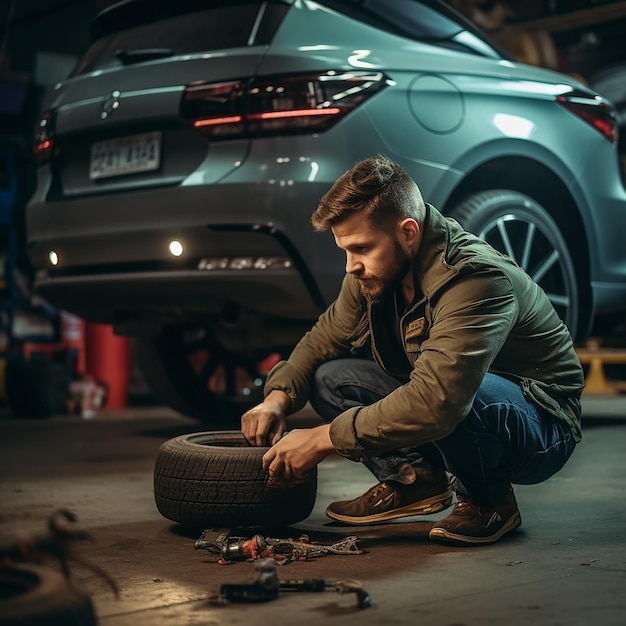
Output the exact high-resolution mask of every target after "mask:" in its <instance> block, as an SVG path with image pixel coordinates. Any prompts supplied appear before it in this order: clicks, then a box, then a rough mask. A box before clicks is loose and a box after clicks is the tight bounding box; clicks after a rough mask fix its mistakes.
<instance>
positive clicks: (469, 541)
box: [428, 511, 522, 545]
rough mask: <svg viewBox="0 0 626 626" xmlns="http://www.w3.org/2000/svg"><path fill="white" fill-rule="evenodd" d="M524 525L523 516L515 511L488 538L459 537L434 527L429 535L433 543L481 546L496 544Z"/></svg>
mask: <svg viewBox="0 0 626 626" xmlns="http://www.w3.org/2000/svg"><path fill="white" fill-rule="evenodd" d="M521 525H522V516H521V515H520V512H519V511H515V513H513V515H511V517H509V519H508V520H507V521H506V522H505V523H504V524H503V525H502V528H500V530H498V532H496V533H494V534H493V535H489V536H488V537H472V536H471V535H459V534H457V533H452V532H450V531H448V530H446V529H445V528H441V527H437V526H435V527H433V528H431V530H430V533H428V538H429V539H432V540H433V541H437V542H442V543H453V544H457V545H458V544H464V545H480V544H485V543H494V542H495V541H498V539H500V538H501V537H502V536H503V535H506V533H509V532H511V531H512V530H515V529H516V528H519V527H520V526H521Z"/></svg>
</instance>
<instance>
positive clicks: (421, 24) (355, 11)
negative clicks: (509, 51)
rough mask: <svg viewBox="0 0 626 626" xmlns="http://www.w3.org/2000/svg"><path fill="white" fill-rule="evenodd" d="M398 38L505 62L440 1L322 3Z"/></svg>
mask: <svg viewBox="0 0 626 626" xmlns="http://www.w3.org/2000/svg"><path fill="white" fill-rule="evenodd" d="M319 2H321V3H322V4H325V5H326V6H328V7H331V8H333V9H335V10H337V11H341V12H342V13H346V14H348V15H350V16H351V17H353V18H355V19H358V20H360V21H363V22H366V23H370V24H372V25H374V26H376V27H378V28H382V29H384V30H387V31H390V32H392V33H394V34H396V35H400V36H403V37H409V38H411V39H415V40H417V41H424V42H428V43H434V44H437V45H441V46H445V47H448V48H452V49H457V50H462V51H464V52H470V53H472V54H477V55H480V56H488V57H492V58H502V56H503V55H502V51H501V50H499V48H498V47H497V46H495V45H494V44H493V42H491V41H489V40H488V39H487V38H486V37H485V36H484V33H482V32H480V31H478V30H477V29H476V27H475V26H474V25H473V24H472V23H471V22H469V21H467V20H466V19H465V18H464V17H463V16H461V15H460V14H458V13H457V12H456V11H454V10H453V9H451V8H450V7H449V6H447V5H446V4H445V3H443V2H439V1H438V0H393V1H392V2H390V1H389V0H319Z"/></svg>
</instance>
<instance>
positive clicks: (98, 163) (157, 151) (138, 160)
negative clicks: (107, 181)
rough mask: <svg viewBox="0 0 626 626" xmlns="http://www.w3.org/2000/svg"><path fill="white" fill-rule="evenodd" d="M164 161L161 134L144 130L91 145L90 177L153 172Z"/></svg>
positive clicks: (92, 178)
mask: <svg viewBox="0 0 626 626" xmlns="http://www.w3.org/2000/svg"><path fill="white" fill-rule="evenodd" d="M160 162H161V133H160V132H159V131H154V132H152V133H142V134H139V135H128V136H127V137H119V138H118V139H109V140H107V141H98V142H96V143H94V144H92V146H91V163H90V167H89V178H90V179H91V180H95V179H98V178H109V177H110V176H121V175H123V174H138V173H140V172H150V171H153V170H156V169H158V168H159V164H160Z"/></svg>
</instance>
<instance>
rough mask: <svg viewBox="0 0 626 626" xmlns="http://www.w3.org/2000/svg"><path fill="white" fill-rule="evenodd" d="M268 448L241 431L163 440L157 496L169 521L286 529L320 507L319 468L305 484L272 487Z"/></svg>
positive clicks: (156, 478)
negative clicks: (264, 460)
mask: <svg viewBox="0 0 626 626" xmlns="http://www.w3.org/2000/svg"><path fill="white" fill-rule="evenodd" d="M266 451H267V448H265V447H251V446H249V445H248V444H247V443H246V441H245V439H244V437H243V435H242V434H241V432H239V431H217V432H198V433H191V434H186V435H181V436H179V437H174V438H173V439H170V440H168V441H166V442H164V443H163V444H162V445H161V447H160V448H159V451H158V453H157V458H156V463H155V469H154V498H155V501H156V505H157V509H158V510H159V512H160V513H161V515H163V516H164V517H166V518H168V519H170V520H172V521H174V522H178V523H180V524H183V525H187V526H194V527H205V528H207V527H226V528H235V527H252V526H266V527H268V526H284V525H285V526H286V525H289V524H294V523H296V522H299V521H301V520H303V519H305V518H306V517H308V516H309V515H310V513H311V511H312V510H313V505H314V504H315V496H316V492H317V468H314V469H313V470H311V472H310V473H309V475H308V476H307V479H306V480H305V481H304V482H300V483H295V484H280V485H272V484H269V483H268V474H267V472H266V471H265V470H264V469H263V468H262V465H261V459H262V457H263V455H264V454H265V452H266Z"/></svg>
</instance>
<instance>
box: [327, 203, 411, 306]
mask: <svg viewBox="0 0 626 626" xmlns="http://www.w3.org/2000/svg"><path fill="white" fill-rule="evenodd" d="M331 230H332V233H333V235H334V236H335V243H336V244H337V246H338V247H339V248H341V249H342V250H344V251H345V253H346V272H348V273H349V274H352V275H353V276H355V277H356V278H358V280H359V283H360V285H361V293H362V294H363V295H364V296H365V297H366V298H367V299H368V300H370V301H372V302H378V301H380V300H381V299H382V298H383V297H384V296H386V295H387V294H388V293H390V292H391V291H393V290H394V289H396V288H397V287H398V285H399V284H400V282H401V280H402V279H403V278H404V276H405V275H406V274H407V272H408V271H409V268H410V267H411V258H410V256H409V254H408V252H407V251H406V250H405V249H404V248H403V247H402V245H401V243H400V239H399V237H398V236H397V235H396V234H394V233H389V232H387V231H385V230H382V229H381V228H379V227H376V226H375V225H373V224H372V223H371V222H370V221H369V220H368V219H367V218H366V217H364V216H363V215H361V214H360V213H355V214H353V215H350V216H349V217H347V218H345V219H343V220H342V221H341V222H340V223H339V224H336V225H335V226H333V227H332V229H331Z"/></svg>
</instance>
